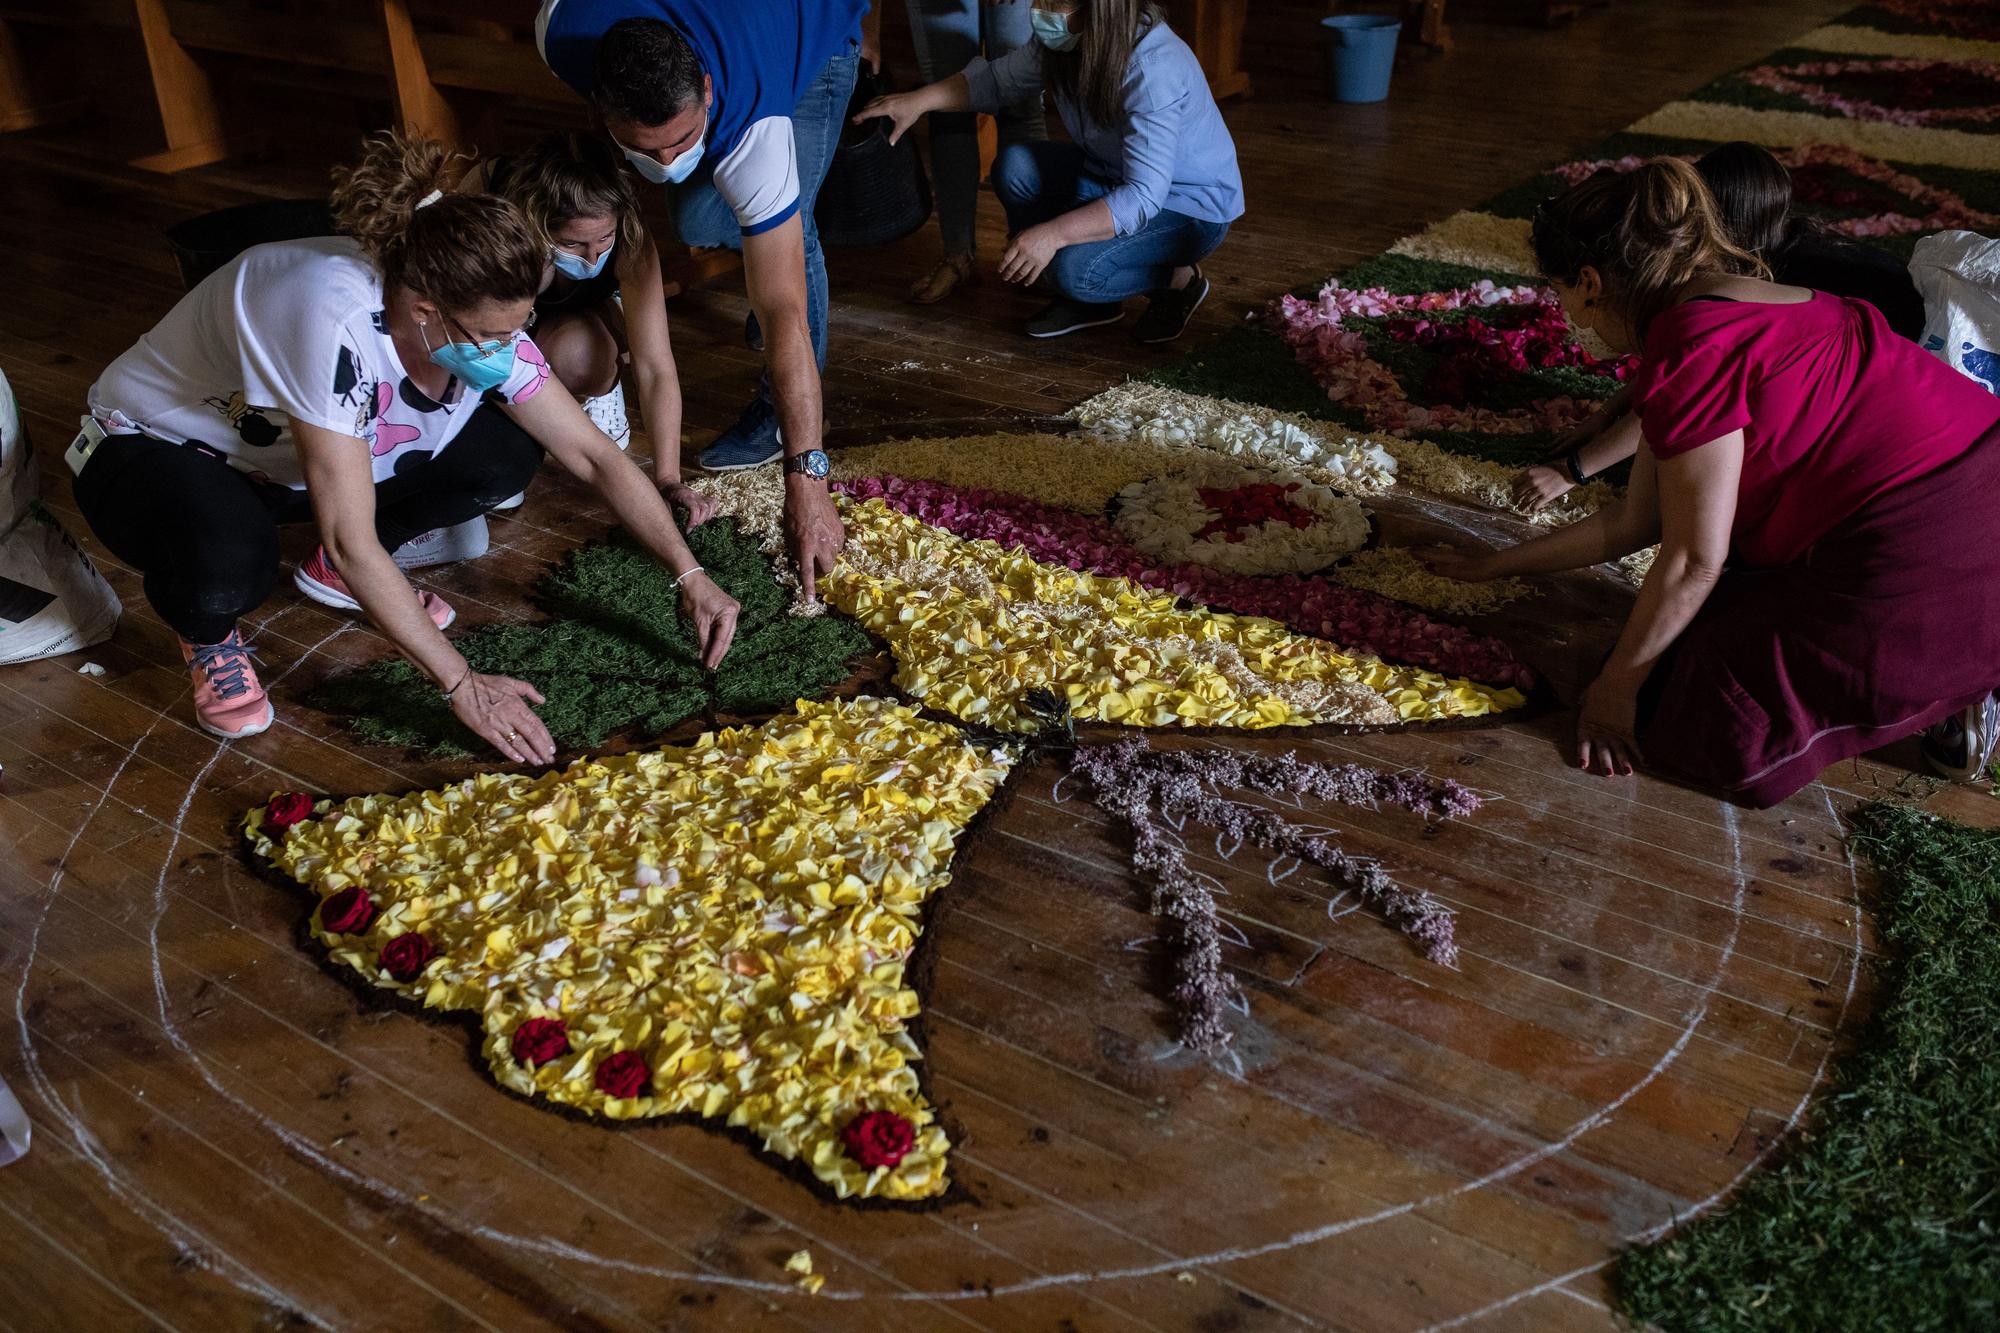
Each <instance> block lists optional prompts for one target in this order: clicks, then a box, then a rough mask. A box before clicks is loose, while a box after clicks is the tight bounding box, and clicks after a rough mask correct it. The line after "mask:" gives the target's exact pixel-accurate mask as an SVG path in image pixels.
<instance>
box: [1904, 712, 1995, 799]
mask: <svg viewBox="0 0 2000 1333" xmlns="http://www.w3.org/2000/svg"><path fill="white" fill-rule="evenodd" d="M1996 746H2000V699H1996V698H1995V697H1994V696H1993V695H1990V694H1989V695H1987V696H1986V697H1985V698H1984V699H1981V700H1980V701H1979V702H1978V703H1976V704H1973V705H1972V706H1971V707H1969V708H1966V709H1964V710H1962V711H1960V712H1959V713H1957V714H1955V715H1953V716H1951V717H1948V718H1946V719H1945V720H1944V721H1942V722H1939V723H1937V724H1936V725H1934V726H1932V727H1930V728H1928V729H1927V730H1925V732H1924V735H1923V742H1922V746H1921V748H1922V751H1923V757H1924V763H1925V764H1926V765H1928V766H1929V768H1930V770H1931V772H1933V773H1935V774H1937V775H1938V776H1939V777H1941V778H1949V779H1950V780H1951V781H1953V782H1983V781H1987V780H1988V778H1987V772H1986V770H1987V768H1988V767H1989V766H1990V765H1991V764H1992V762H1993V751H1994V749H1995V747H1996Z"/></svg>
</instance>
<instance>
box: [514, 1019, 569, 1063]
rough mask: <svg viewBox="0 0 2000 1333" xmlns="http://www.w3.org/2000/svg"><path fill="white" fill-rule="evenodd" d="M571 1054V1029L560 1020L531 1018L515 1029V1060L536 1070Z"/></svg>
mask: <svg viewBox="0 0 2000 1333" xmlns="http://www.w3.org/2000/svg"><path fill="white" fill-rule="evenodd" d="M568 1054H569V1028H568V1027H566V1026H565V1025H564V1024H563V1021H562V1020H561V1019H560V1018H531V1019H529V1020H528V1021H527V1022H525V1023H523V1024H521V1026H519V1027H517V1028H515V1029H514V1058H515V1059H516V1060H519V1061H520V1062H521V1063H522V1064H524V1065H526V1066H528V1068H530V1069H534V1068H536V1067H538V1066H540V1065H545V1064H547V1063H548V1062H549V1061H551V1060H554V1059H557V1058H558V1057H560V1056H565V1055H568Z"/></svg>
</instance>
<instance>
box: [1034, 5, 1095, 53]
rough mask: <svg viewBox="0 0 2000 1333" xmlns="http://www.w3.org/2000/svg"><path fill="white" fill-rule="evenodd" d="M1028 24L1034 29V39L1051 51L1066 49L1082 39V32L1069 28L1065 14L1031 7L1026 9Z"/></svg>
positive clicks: (1067, 17) (1067, 16)
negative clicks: (1072, 30)
mask: <svg viewBox="0 0 2000 1333" xmlns="http://www.w3.org/2000/svg"><path fill="white" fill-rule="evenodd" d="M1028 24H1029V26H1030V27H1032V28H1033V29H1034V30H1035V40H1036V41H1038V42H1040V43H1041V44H1042V45H1043V46H1046V47H1048V48H1049V50H1051V51H1067V50H1069V49H1070V48H1071V47H1072V46H1075V45H1076V44H1077V43H1078V42H1080V41H1082V40H1083V34H1082V33H1080V32H1071V31H1070V30H1069V15H1067V14H1052V13H1050V12H1049V11H1048V10H1046V9H1031V10H1029V11H1028Z"/></svg>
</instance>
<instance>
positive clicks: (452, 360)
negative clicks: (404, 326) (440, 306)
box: [417, 325, 514, 393]
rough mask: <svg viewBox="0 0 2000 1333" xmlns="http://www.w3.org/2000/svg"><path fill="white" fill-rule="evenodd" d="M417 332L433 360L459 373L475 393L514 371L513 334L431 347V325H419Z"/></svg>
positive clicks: (496, 384) (498, 383)
mask: <svg viewBox="0 0 2000 1333" xmlns="http://www.w3.org/2000/svg"><path fill="white" fill-rule="evenodd" d="M417 332H418V333H420V334H422V335H423V339H424V346H425V347H429V348H430V353H431V361H432V363H433V364H435V365H440V366H443V367H444V368H445V369H446V370H448V371H450V372H451V373H452V374H453V375H456V376H457V377H458V378H459V379H460V380H462V381H464V383H465V387H467V388H468V389H471V390H472V391H473V392H474V393H485V392H486V391H487V390H488V389H497V388H499V387H500V386H501V385H503V384H505V383H506V382H507V380H508V378H509V377H510V376H511V375H513V373H514V340H513V339H512V338H506V339H499V340H495V341H493V342H484V343H457V342H448V343H446V344H445V345H444V346H442V347H431V346H430V342H431V339H430V331H429V330H428V328H426V327H425V326H423V325H418V326H417Z"/></svg>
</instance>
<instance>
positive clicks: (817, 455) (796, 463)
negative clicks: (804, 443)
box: [791, 449, 833, 477]
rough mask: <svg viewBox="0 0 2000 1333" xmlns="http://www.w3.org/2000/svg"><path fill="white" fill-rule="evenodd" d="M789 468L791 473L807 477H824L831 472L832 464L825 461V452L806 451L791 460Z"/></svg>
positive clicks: (820, 450)
mask: <svg viewBox="0 0 2000 1333" xmlns="http://www.w3.org/2000/svg"><path fill="white" fill-rule="evenodd" d="M791 468H792V471H794V472H802V473H804V474H805V475H806V476H808V477H825V476H826V475H827V474H828V473H829V472H831V471H833V464H832V463H831V462H829V461H828V460H827V456H826V451H825V450H823V449H808V450H807V451H806V452H804V453H802V454H800V455H799V456H798V457H797V458H794V459H793V460H792V463H791Z"/></svg>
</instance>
